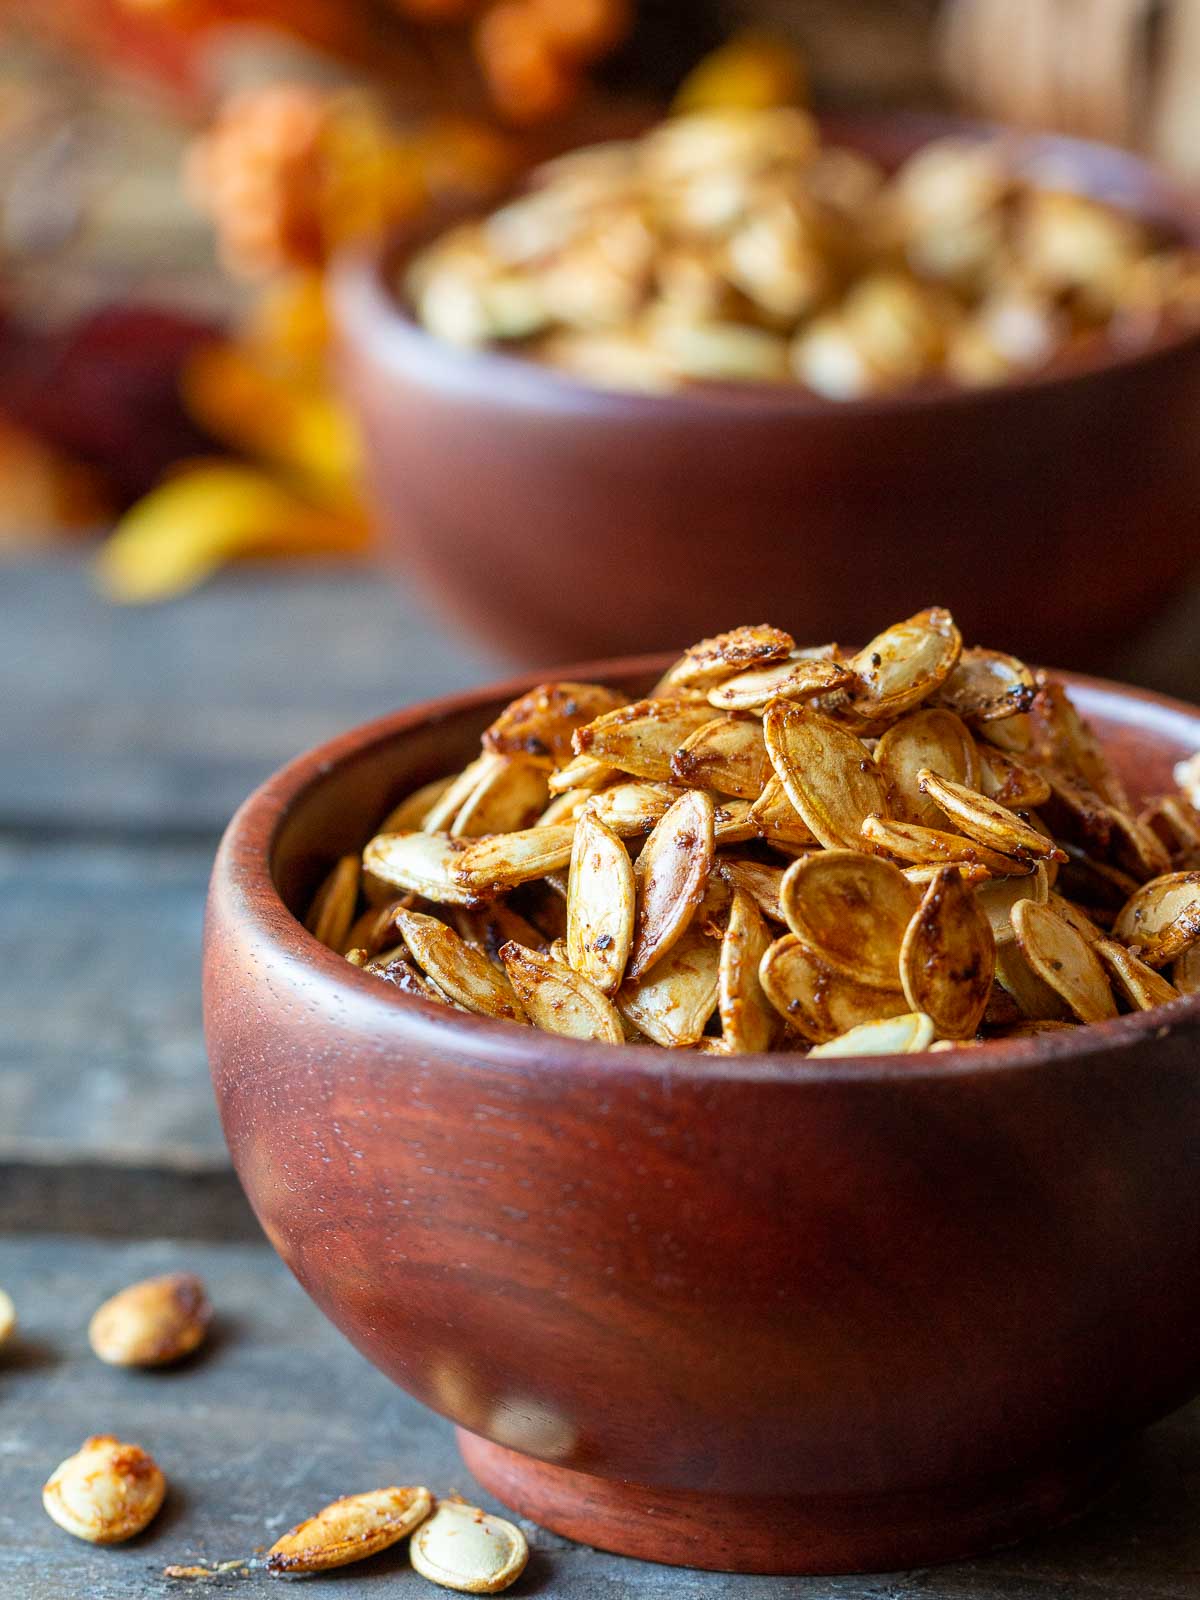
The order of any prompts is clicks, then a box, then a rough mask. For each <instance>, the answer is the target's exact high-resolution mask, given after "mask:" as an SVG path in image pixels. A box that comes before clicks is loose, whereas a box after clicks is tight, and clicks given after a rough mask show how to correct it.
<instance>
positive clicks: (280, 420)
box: [181, 340, 359, 494]
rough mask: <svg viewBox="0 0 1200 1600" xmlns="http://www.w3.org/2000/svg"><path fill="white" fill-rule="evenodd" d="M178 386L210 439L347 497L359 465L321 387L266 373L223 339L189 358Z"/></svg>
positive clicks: (244, 349)
mask: <svg viewBox="0 0 1200 1600" xmlns="http://www.w3.org/2000/svg"><path fill="white" fill-rule="evenodd" d="M181 389H182V393H183V400H184V404H185V405H186V406H187V408H188V410H189V411H190V412H191V414H192V416H194V417H195V418H196V420H197V421H198V422H200V423H201V424H202V425H203V426H204V427H205V428H207V429H208V431H209V432H210V433H212V434H215V435H216V437H217V438H219V439H223V440H225V441H226V442H227V443H229V444H232V445H235V446H236V447H237V449H238V450H240V451H242V452H244V453H245V454H247V455H253V456H259V457H261V458H262V459H263V460H264V461H267V462H273V463H276V464H278V465H280V466H284V467H286V468H288V470H289V471H290V472H292V473H294V474H295V475H296V476H297V477H298V478H300V479H301V480H302V481H305V482H309V483H311V484H312V485H313V486H314V488H316V489H318V490H325V491H328V490H329V489H334V490H337V491H339V492H341V493H343V494H348V493H350V492H352V489H353V485H354V484H355V482H356V481H357V477H358V468H359V453H358V443H357V439H356V437H355V434H354V428H353V424H352V422H351V420H350V418H349V416H348V415H347V414H346V412H345V411H344V410H343V409H342V407H341V405H340V403H339V402H338V401H337V400H336V399H335V398H334V397H333V395H332V394H331V393H330V392H329V391H328V390H326V389H325V388H324V387H323V386H320V385H316V384H311V383H310V384H305V383H302V382H299V381H297V380H296V378H295V377H293V376H292V375H291V374H287V373H283V372H277V371H274V370H272V368H271V365H270V364H269V362H268V361H267V360H264V359H263V357H262V355H261V353H260V352H259V351H258V350H257V349H255V347H254V346H253V345H251V344H248V343H247V344H243V343H239V342H237V341H235V340H222V341H218V342H214V343H212V344H208V345H202V346H201V347H200V348H199V349H197V350H195V351H194V352H193V353H192V355H191V357H190V358H189V360H188V361H187V363H186V365H185V367H184V370H183V374H182V378H181Z"/></svg>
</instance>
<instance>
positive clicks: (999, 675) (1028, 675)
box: [938, 648, 1035, 722]
mask: <svg viewBox="0 0 1200 1600" xmlns="http://www.w3.org/2000/svg"><path fill="white" fill-rule="evenodd" d="M1034 692H1035V689H1034V681H1033V673H1032V672H1030V670H1029V668H1028V667H1027V666H1025V665H1024V663H1023V662H1020V661H1018V660H1017V658H1016V657H1015V656H1009V655H1005V654H1004V652H1003V651H1002V650H981V649H978V648H969V649H966V650H964V651H963V652H962V654H961V655H960V656H959V658H958V665H957V666H956V667H955V668H954V671H953V672H952V673H951V674H950V676H949V677H948V678H947V679H946V681H945V683H943V685H942V687H941V689H940V690H939V693H938V698H939V699H940V700H942V701H943V702H944V703H945V704H946V705H947V706H949V707H950V709H951V710H952V711H956V712H957V713H958V715H959V716H960V717H965V718H966V719H967V720H968V721H971V722H996V721H998V720H999V719H1001V718H1003V717H1013V716H1016V715H1017V713H1018V712H1022V711H1028V710H1029V708H1030V706H1031V705H1032V704H1033V697H1034Z"/></svg>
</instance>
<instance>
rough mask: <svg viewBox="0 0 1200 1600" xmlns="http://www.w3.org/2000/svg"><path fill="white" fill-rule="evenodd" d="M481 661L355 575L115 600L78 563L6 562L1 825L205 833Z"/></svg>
mask: <svg viewBox="0 0 1200 1600" xmlns="http://www.w3.org/2000/svg"><path fill="white" fill-rule="evenodd" d="M496 672H497V668H496V665H495V663H494V662H491V661H489V660H488V658H486V657H485V656H484V655H483V653H482V652H481V651H479V650H477V649H472V648H471V647H470V646H469V645H468V644H466V643H464V642H462V641H461V640H460V641H454V642H452V641H451V640H450V639H449V637H448V636H447V634H446V633H445V632H444V630H443V628H442V625H441V623H440V622H439V621H438V620H436V619H434V618H433V617H431V615H430V614H429V612H428V611H427V609H426V608H425V607H424V605H423V604H422V603H421V602H420V601H419V600H417V599H415V598H413V597H412V596H411V595H409V594H408V593H407V592H406V590H405V589H404V588H403V587H402V586H401V585H400V584H397V583H395V582H392V581H390V580H386V579H385V578H384V577H383V576H382V575H380V574H378V573H375V572H372V571H370V570H369V569H364V568H359V567H339V566H335V565H328V566H323V567H320V568H317V569H313V568H303V567H287V568H280V567H269V568H254V569H242V570H239V571H237V572H234V573H229V574H224V575H222V576H220V577H218V578H217V579H216V580H215V581H214V582H213V583H212V584H210V585H208V586H207V587H205V588H203V589H200V590H197V591H196V593H194V594H191V595H186V596H184V597H183V598H182V599H180V600H177V601H174V602H171V603H169V604H166V605H161V606H148V607H132V608H130V607H118V606H112V605H109V604H107V603H106V602H105V601H103V600H102V599H101V598H100V597H99V596H98V595H97V594H96V593H95V592H94V590H93V589H92V587H91V584H90V581H89V578H88V575H87V570H86V567H85V566H84V565H83V563H82V562H81V561H80V560H79V559H77V558H73V557H65V556H64V557H62V558H60V559H59V560H55V561H47V560H39V561H36V562H24V563H20V564H12V565H7V564H6V565H4V566H0V827H4V826H14V825H17V826H37V827H44V828H46V829H47V830H49V829H51V828H54V827H60V826H62V825H64V824H65V825H68V826H71V827H90V828H100V829H104V828H115V829H125V830H133V831H137V830H145V831H171V830H181V829H182V830H205V831H209V832H216V831H218V830H219V829H220V828H222V827H223V826H224V825H225V823H226V821H227V820H228V819H229V817H230V815H231V814H232V812H233V810H234V809H235V807H236V806H237V805H238V804H239V803H240V802H241V801H242V800H243V799H244V798H245V796H246V794H247V793H248V792H249V791H250V790H251V789H252V788H253V787H254V786H255V784H257V783H259V782H260V781H261V780H262V779H263V778H265V777H266V776H267V775H268V774H269V773H270V772H271V771H273V770H274V768H276V767H277V766H279V765H280V764H281V763H282V762H284V761H286V760H288V759H289V758H290V757H292V756H294V755H298V754H299V753H300V751H301V750H304V749H306V748H307V747H308V746H309V745H311V744H314V743H316V742H318V741H319V740H321V739H325V738H328V737H329V736H330V735H331V734H333V733H336V732H338V731H340V730H341V729H343V728H346V727H348V726H350V725H351V724H352V723H355V722H361V721H364V720H365V719H367V718H368V717H373V716H377V715H380V714H382V713H383V712H385V711H389V710H391V709H393V708H394V707H396V706H399V705H404V704H407V703H408V702H410V701H413V700H422V699H425V698H427V697H428V696H430V695H434V694H442V693H448V692H449V691H450V690H453V689H457V688H463V687H466V686H467V685H468V684H471V683H476V682H481V681H483V680H485V679H486V678H488V677H490V676H495V675H496Z"/></svg>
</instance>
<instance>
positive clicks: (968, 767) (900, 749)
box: [875, 706, 980, 828]
mask: <svg viewBox="0 0 1200 1600" xmlns="http://www.w3.org/2000/svg"><path fill="white" fill-rule="evenodd" d="M875 761H876V764H877V766H878V767H879V770H880V772H881V773H882V774H883V777H884V781H885V782H886V784H887V786H888V802H889V809H890V810H891V812H892V815H893V816H896V817H899V818H902V819H903V820H904V821H906V822H915V823H918V824H919V825H921V826H923V827H926V828H938V827H941V826H942V824H943V823H944V821H945V818H944V817H943V815H942V813H941V811H940V810H939V808H938V806H937V805H936V804H935V802H934V801H933V800H931V799H930V798H929V796H928V795H927V794H926V793H925V791H924V790H923V789H922V788H921V785H920V782H919V774H920V773H921V771H922V769H923V768H928V769H929V770H930V771H931V772H937V773H940V774H941V776H942V777H943V778H951V779H953V781H954V782H955V783H961V784H963V785H965V787H966V788H968V789H974V788H977V787H978V784H979V773H980V757H979V754H978V752H977V750H976V747H975V741H974V739H973V738H972V737H971V734H970V731H969V729H968V728H967V726H966V724H965V723H964V722H963V720H962V718H961V717H958V716H956V715H955V714H954V712H953V711H946V710H943V709H940V708H938V707H937V706H931V707H922V708H921V709H920V710H919V711H910V712H909V713H908V715H907V716H903V717H901V718H900V720H899V722H895V723H893V724H892V726H891V727H890V728H888V729H887V730H886V732H885V733H884V734H883V736H882V737H881V738H880V740H879V744H878V746H877V748H876V750H875Z"/></svg>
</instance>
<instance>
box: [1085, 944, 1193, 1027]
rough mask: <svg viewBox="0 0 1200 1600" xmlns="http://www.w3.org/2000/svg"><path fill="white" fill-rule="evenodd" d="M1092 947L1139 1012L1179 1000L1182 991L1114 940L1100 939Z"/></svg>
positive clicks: (1119, 987) (1121, 990) (1111, 976)
mask: <svg viewBox="0 0 1200 1600" xmlns="http://www.w3.org/2000/svg"><path fill="white" fill-rule="evenodd" d="M1092 949H1093V950H1094V951H1095V952H1096V954H1097V955H1098V956H1099V957H1100V959H1101V961H1102V962H1103V963H1104V965H1105V966H1106V967H1107V968H1108V974H1109V977H1110V978H1111V979H1112V980H1113V982H1114V983H1115V984H1116V986H1117V988H1118V989H1119V990H1120V992H1121V993H1122V994H1123V995H1124V996H1125V998H1126V1000H1128V1002H1129V1004H1130V1005H1131V1006H1132V1007H1133V1008H1134V1009H1135V1010H1136V1011H1149V1010H1151V1008H1152V1007H1154V1006H1165V1005H1166V1004H1167V1003H1168V1002H1169V1001H1171V1000H1178V999H1179V990H1178V989H1176V988H1175V986H1174V984H1170V983H1168V982H1167V980H1166V979H1165V978H1164V977H1163V975H1162V973H1161V972H1155V970H1154V968H1153V967H1148V966H1147V965H1146V963H1145V962H1144V961H1139V960H1138V958H1137V957H1136V956H1135V955H1133V954H1131V952H1130V951H1128V950H1126V948H1125V946H1124V945H1123V944H1118V943H1117V942H1116V940H1115V939H1097V940H1096V941H1095V942H1094V943H1093V945H1092Z"/></svg>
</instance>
